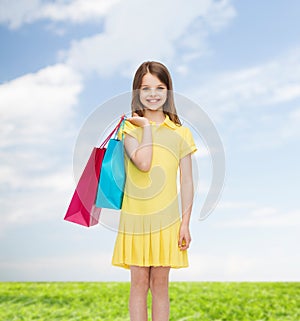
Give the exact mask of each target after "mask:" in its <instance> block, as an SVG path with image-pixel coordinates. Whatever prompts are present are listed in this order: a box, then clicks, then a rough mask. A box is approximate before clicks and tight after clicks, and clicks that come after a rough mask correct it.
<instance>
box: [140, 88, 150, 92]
mask: <svg viewBox="0 0 300 321" xmlns="http://www.w3.org/2000/svg"><path fill="white" fill-rule="evenodd" d="M142 90H143V91H149V90H150V88H148V87H143V88H142Z"/></svg>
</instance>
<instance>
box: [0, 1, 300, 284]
mask: <svg viewBox="0 0 300 321" xmlns="http://www.w3.org/2000/svg"><path fill="white" fill-rule="evenodd" d="M299 16H300V4H299V2H298V1H296V0H291V1H289V2H288V4H287V2H284V1H272V2H271V1H258V0H254V1H251V2H250V1H229V0H228V1H213V0H205V1H196V0H194V1H189V3H188V4H187V3H186V2H183V1H177V0H176V1H169V0H167V1H164V2H163V3H162V2H161V1H156V0H154V1H145V2H144V3H143V5H141V2H139V1H136V0H129V1H124V0H115V1H101V0H98V1H93V0H85V1H83V0H74V1H41V0H27V1H22V2H17V1H7V0H0V39H1V50H0V115H1V117H0V131H1V140H0V155H1V157H0V164H1V165H0V166H1V167H0V192H1V194H0V195H1V198H0V204H1V209H2V210H1V214H0V215H1V225H0V240H1V242H0V252H1V258H0V280H2V281H7V280H10V281H42V280H45V281H47V280H50V281H51V280H58V281H61V280H62V281H65V280H82V281H92V280H93V281H97V280H100V281H105V280H117V281H118V280H123V281H126V280H129V273H128V271H126V270H123V269H120V268H115V267H112V266H111V265H110V260H111V254H112V249H113V244H114V239H115V236H116V234H115V232H114V231H112V230H110V229H107V228H105V227H103V226H102V225H99V226H96V227H93V228H91V229H86V228H83V227H80V226H76V225H74V224H71V223H68V222H64V221H63V220H62V218H63V216H64V214H65V211H66V208H67V206H68V203H69V200H70V197H71V195H72V193H73V190H74V187H75V183H74V178H73V167H72V166H73V153H74V150H75V146H76V142H77V138H78V135H79V133H80V130H81V129H82V127H83V126H84V124H85V123H86V121H87V119H88V118H89V116H90V115H91V113H92V112H93V111H94V110H95V109H96V108H97V107H99V106H101V105H102V104H103V103H104V102H107V101H108V100H110V99H111V98H112V97H115V96H117V95H120V94H123V93H126V92H128V91H130V88H131V82H132V77H133V73H134V72H135V70H136V68H137V67H138V66H139V65H140V63H141V62H143V61H146V60H158V61H162V62H163V63H165V64H166V65H167V66H168V68H169V70H170V71H171V74H172V77H173V82H174V87H175V91H176V92H178V93H180V94H182V95H185V96H186V97H188V98H189V99H191V100H193V101H194V102H196V103H197V104H198V105H199V106H201V108H202V109H203V110H205V112H206V113H207V114H208V116H209V117H210V119H211V120H212V122H213V123H214V125H215V127H216V128H217V130H218V132H219V134H220V136H221V139H222V142H223V145H224V150H225V156H226V180H225V185H224V188H223V193H222V196H221V198H220V201H219V203H218V205H217V207H216V208H215V210H214V211H213V213H212V214H211V215H210V216H209V217H208V218H207V219H205V220H202V221H199V219H198V218H199V215H198V214H199V213H198V212H199V207H198V206H196V208H195V209H194V211H193V219H192V222H191V230H192V238H193V242H192V247H191V249H190V252H189V253H190V254H189V256H190V267H189V268H188V269H182V270H174V271H172V272H171V280H174V281H176V280H195V281H202V280H208V281H212V280H220V281H241V280H243V281H244V280H245V281H274V280H276V281H281V280H287V281H291V280H294V281H295V280H297V281H299V279H300V273H299V271H300V258H299V255H298V251H297V244H299V241H300V239H299V233H298V231H299V228H300V204H299V190H300V189H299V187H300V183H299V181H300V170H299V165H298V164H299V158H300V154H299V148H297V146H298V145H299V140H300V41H299V39H300V26H299ZM125 111H129V106H128V109H127V110H125ZM196 125H197V124H196ZM105 126H106V123H105V122H104V121H103V123H99V128H104V127H105ZM95 139H96V140H97V138H95ZM197 143H198V146H199V151H198V155H197V157H196V160H197V164H198V170H199V180H200V189H199V195H198V197H199V199H200V200H203V199H204V198H205V192H206V191H207V188H208V186H209V175H207V174H206V171H209V164H210V157H209V154H208V153H207V152H206V151H205V148H204V147H205V146H204V145H203V143H202V142H201V141H200V140H198V139H197ZM85 156H86V155H83V158H84V157H85ZM201 170H202V171H201Z"/></svg>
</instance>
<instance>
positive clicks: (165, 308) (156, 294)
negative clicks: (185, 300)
mask: <svg viewBox="0 0 300 321" xmlns="http://www.w3.org/2000/svg"><path fill="white" fill-rule="evenodd" d="M169 272H170V268H169V267H162V266H161V267H151V268H150V289H151V293H152V321H168V320H169V314H170V302H169Z"/></svg>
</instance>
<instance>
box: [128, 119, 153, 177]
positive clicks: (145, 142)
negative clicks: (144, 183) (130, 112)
mask: <svg viewBox="0 0 300 321" xmlns="http://www.w3.org/2000/svg"><path fill="white" fill-rule="evenodd" d="M127 120H128V121H130V122H131V123H132V124H133V125H136V126H139V127H142V128H143V137H142V141H141V142H140V143H139V142H138V141H137V139H136V138H134V137H132V136H130V135H126V136H125V139H124V145H125V149H126V152H127V154H128V156H129V157H130V159H131V160H132V162H133V163H134V164H135V166H136V167H137V168H138V169H139V170H141V171H143V172H147V171H149V170H150V168H151V162H152V131H151V126H150V124H149V121H148V119H147V118H145V117H139V116H138V115H137V114H134V116H133V117H130V118H127Z"/></svg>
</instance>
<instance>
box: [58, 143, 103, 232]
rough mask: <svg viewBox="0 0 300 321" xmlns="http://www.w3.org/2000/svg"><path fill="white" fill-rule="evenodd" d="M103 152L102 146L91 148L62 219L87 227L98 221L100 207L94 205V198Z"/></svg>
mask: <svg viewBox="0 0 300 321" xmlns="http://www.w3.org/2000/svg"><path fill="white" fill-rule="evenodd" d="M104 154H105V149H104V148H98V147H94V148H93V151H92V153H91V155H90V157H89V160H88V162H87V164H86V166H85V168H84V171H83V173H82V175H81V177H80V179H79V182H78V184H77V186H76V189H75V192H74V194H73V197H72V199H71V202H70V205H69V207H68V210H67V213H66V215H65V217H64V220H66V221H70V222H73V223H77V224H79V225H83V226H87V227H89V226H92V225H95V224H97V223H98V221H99V216H100V212H101V208H97V207H95V198H96V193H97V188H98V181H99V175H100V170H101V164H102V160H103V157H104Z"/></svg>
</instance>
